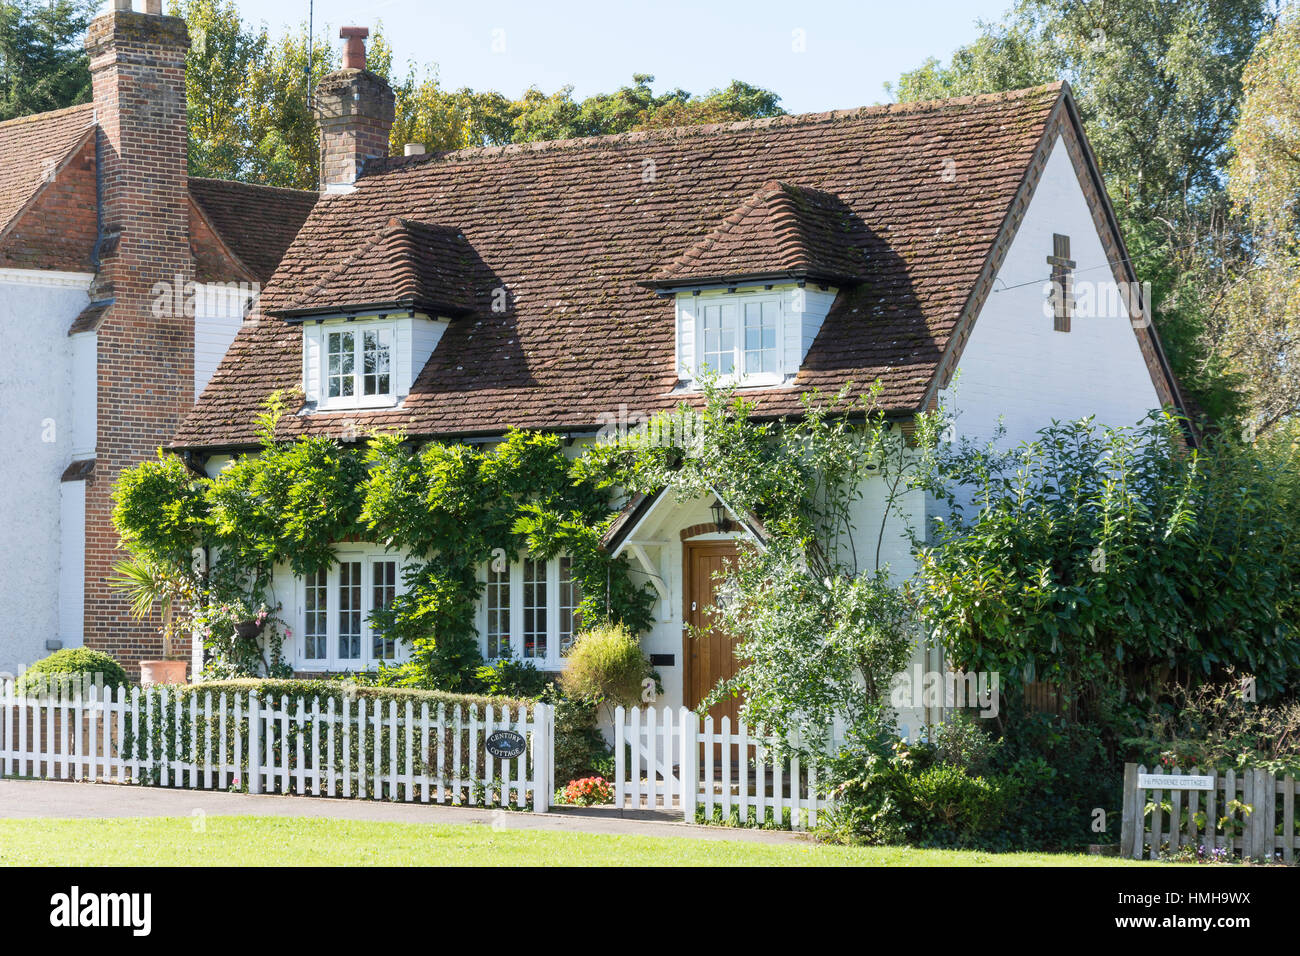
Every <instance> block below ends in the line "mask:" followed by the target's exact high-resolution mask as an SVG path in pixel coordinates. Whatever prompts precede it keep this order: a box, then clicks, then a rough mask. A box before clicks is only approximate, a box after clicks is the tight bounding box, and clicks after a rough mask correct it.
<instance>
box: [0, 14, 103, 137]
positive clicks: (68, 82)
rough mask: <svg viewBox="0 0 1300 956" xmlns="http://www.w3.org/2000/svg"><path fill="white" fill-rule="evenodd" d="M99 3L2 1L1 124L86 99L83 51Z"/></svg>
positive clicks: (87, 77)
mask: <svg viewBox="0 0 1300 956" xmlns="http://www.w3.org/2000/svg"><path fill="white" fill-rule="evenodd" d="M98 7H99V3H98V2H97V0H0V122H3V121H4V120H8V119H13V118H15V117H18V116H26V115H28V114H29V113H44V112H46V111H48V110H58V109H63V108H64V107H66V106H74V105H76V104H77V103H85V102H87V101H89V99H90V67H89V61H88V59H87V57H86V52H85V49H84V48H83V46H82V38H83V37H84V35H85V32H86V27H87V25H89V23H90V21H91V18H92V17H94V15H95V11H96V10H97V9H98Z"/></svg>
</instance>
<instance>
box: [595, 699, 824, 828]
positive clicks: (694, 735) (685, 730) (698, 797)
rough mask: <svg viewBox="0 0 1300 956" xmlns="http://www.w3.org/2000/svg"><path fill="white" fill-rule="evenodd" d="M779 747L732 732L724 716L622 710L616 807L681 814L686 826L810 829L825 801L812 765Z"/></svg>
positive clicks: (767, 738)
mask: <svg viewBox="0 0 1300 956" xmlns="http://www.w3.org/2000/svg"><path fill="white" fill-rule="evenodd" d="M796 743H797V741H796ZM776 744H777V740H776V738H774V737H772V736H771V735H769V734H767V732H766V731H765V730H764V729H763V728H762V727H758V728H754V729H753V730H751V729H750V728H749V727H748V726H747V725H745V724H744V723H737V724H736V725H735V726H734V728H733V726H732V723H731V719H730V718H729V717H723V718H722V720H721V721H720V722H719V724H718V725H717V726H716V727H715V726H714V721H713V718H712V717H706V718H704V719H703V720H701V719H700V717H699V715H698V714H696V713H695V712H694V711H691V710H688V709H687V708H685V707H683V708H680V709H679V710H677V711H674V710H673V709H671V708H668V707H664V708H655V707H634V708H631V709H630V710H629V709H625V708H623V707H619V708H617V709H616V710H615V712H614V763H615V780H614V803H615V805H616V806H618V807H619V808H620V809H640V810H650V809H654V810H671V811H673V812H679V813H681V814H682V817H683V819H684V820H685V821H686V822H688V823H694V822H696V821H697V820H702V821H704V822H709V821H717V822H723V823H726V822H732V823H739V824H741V825H753V826H762V825H764V824H769V825H775V826H789V827H791V828H792V829H795V830H803V829H806V828H807V827H810V826H814V825H816V823H817V814H818V812H819V811H820V810H822V809H824V808H825V807H826V806H827V804H828V803H829V802H830V801H829V800H828V799H827V798H826V796H825V794H824V793H823V792H822V788H821V787H820V786H819V782H818V766H817V763H816V762H815V761H814V762H812V763H809V762H808V761H807V760H802V761H801V760H800V758H799V757H793V756H792V757H781V756H779V755H778V752H777V749H776Z"/></svg>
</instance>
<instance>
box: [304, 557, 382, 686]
mask: <svg viewBox="0 0 1300 956" xmlns="http://www.w3.org/2000/svg"><path fill="white" fill-rule="evenodd" d="M401 572H402V562H401V560H400V559H399V558H398V557H397V556H396V555H394V554H392V553H391V552H387V551H383V550H380V549H377V548H369V549H361V550H347V551H340V552H339V554H338V561H337V562H336V563H335V565H334V566H333V567H331V568H329V569H327V570H324V571H317V572H315V573H314V574H309V575H307V576H306V577H303V578H299V579H298V614H297V628H296V640H295V641H294V651H295V658H296V661H295V669H296V670H300V671H354V670H365V669H367V668H371V667H374V666H376V665H377V664H379V663H380V662H383V663H394V662H396V661H398V660H400V659H402V658H403V657H404V656H405V655H404V649H403V648H400V647H399V646H398V643H397V641H396V640H395V639H394V638H391V637H389V636H387V635H385V634H384V633H382V632H381V631H380V630H379V629H378V627H376V626H375V624H374V623H373V622H372V620H371V617H372V615H374V613H375V612H376V611H381V610H383V609H385V608H387V607H388V606H389V605H391V604H392V602H393V599H394V598H395V597H397V595H398V594H400V593H401V590H402V574H401Z"/></svg>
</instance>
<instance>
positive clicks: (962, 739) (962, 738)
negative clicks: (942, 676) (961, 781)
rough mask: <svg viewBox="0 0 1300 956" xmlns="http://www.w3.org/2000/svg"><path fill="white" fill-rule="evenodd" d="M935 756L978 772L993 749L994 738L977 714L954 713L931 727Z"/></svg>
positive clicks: (995, 750) (994, 745)
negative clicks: (974, 715)
mask: <svg viewBox="0 0 1300 956" xmlns="http://www.w3.org/2000/svg"><path fill="white" fill-rule="evenodd" d="M933 737H934V749H935V757H936V758H937V759H938V760H939V761H940V762H941V763H945V764H950V765H952V766H954V767H962V768H964V769H966V770H969V771H970V772H971V773H981V772H983V771H984V770H985V769H986V768H987V767H988V765H989V761H990V760H992V758H993V755H994V754H995V753H996V752H997V749H998V743H999V742H998V741H997V740H995V739H994V738H993V737H992V736H990V735H989V734H988V733H986V732H985V730H984V729H983V727H982V726H981V725H980V721H979V719H978V718H975V717H972V716H970V715H969V714H965V713H960V712H959V713H955V714H953V715H952V716H951V717H949V718H948V719H947V720H945V721H943V722H942V723H940V724H939V725H938V726H937V727H935V728H934V734H933Z"/></svg>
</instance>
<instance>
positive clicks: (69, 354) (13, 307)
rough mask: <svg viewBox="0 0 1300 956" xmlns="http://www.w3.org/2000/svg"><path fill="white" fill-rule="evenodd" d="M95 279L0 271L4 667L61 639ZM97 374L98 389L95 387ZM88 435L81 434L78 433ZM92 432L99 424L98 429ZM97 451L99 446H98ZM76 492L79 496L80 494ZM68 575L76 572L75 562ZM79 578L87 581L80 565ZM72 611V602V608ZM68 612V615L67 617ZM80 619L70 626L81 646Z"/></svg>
mask: <svg viewBox="0 0 1300 956" xmlns="http://www.w3.org/2000/svg"><path fill="white" fill-rule="evenodd" d="M90 279H91V277H90V276H89V275H81V274H73V273H51V272H42V271H38V270H0V409H2V410H3V411H0V447H2V448H4V449H5V453H4V454H3V455H0V487H2V488H4V489H5V494H4V495H2V496H0V671H3V672H8V673H17V672H18V671H19V669H20V668H21V667H22V666H24V665H26V664H30V663H31V662H33V661H35V660H38V659H40V658H42V657H44V656H45V655H46V654H47V653H48V652H47V650H46V642H47V641H50V640H55V639H58V638H59V637H60V632H61V627H60V580H61V576H62V573H63V568H62V564H63V561H62V555H61V553H62V552H63V551H64V549H65V544H64V536H63V533H62V520H61V516H62V515H64V514H72V513H73V512H74V511H75V501H71V500H69V501H65V500H64V495H63V489H62V487H61V484H62V483H61V482H60V480H59V479H60V477H61V476H62V474H63V471H64V469H65V468H66V467H67V466H68V464H69V463H70V462H71V461H72V458H73V451H74V447H77V448H80V447H84V445H85V441H86V439H85V431H84V429H85V427H86V426H85V423H78V422H77V420H76V410H77V409H78V408H79V407H81V408H84V403H79V402H78V401H77V398H76V395H75V391H74V389H75V387H76V386H81V387H83V388H84V383H79V382H77V381H76V378H77V377H76V376H74V373H73V369H74V345H75V343H74V341H73V339H71V338H69V336H68V328H69V326H71V324H72V321H73V319H75V318H76V317H77V315H78V314H79V313H80V312H81V310H82V309H83V308H84V307H85V306H86V304H87V302H88V299H87V295H86V293H87V289H88V288H89V284H90ZM93 384H94V380H93V378H92V379H91V382H90V385H91V386H92V387H93ZM79 424H80V430H81V436H80V437H79V436H78V430H79V427H78V426H79ZM92 429H93V425H92ZM92 450H93V444H92ZM72 497H73V498H75V495H74V496H72ZM68 571H69V576H70V577H71V576H72V574H73V569H71V568H69V569H68ZM75 579H76V582H77V583H78V584H79V583H80V580H81V571H80V569H79V568H78V569H75ZM71 610H72V608H71V606H69V607H68V608H67V611H66V612H70V611H71ZM66 612H65V613H66ZM80 632H81V628H80V624H79V622H78V625H77V626H76V627H75V628H72V627H71V625H70V623H69V625H68V626H67V628H66V629H63V636H64V639H65V640H66V641H69V642H76V643H79V642H80Z"/></svg>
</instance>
